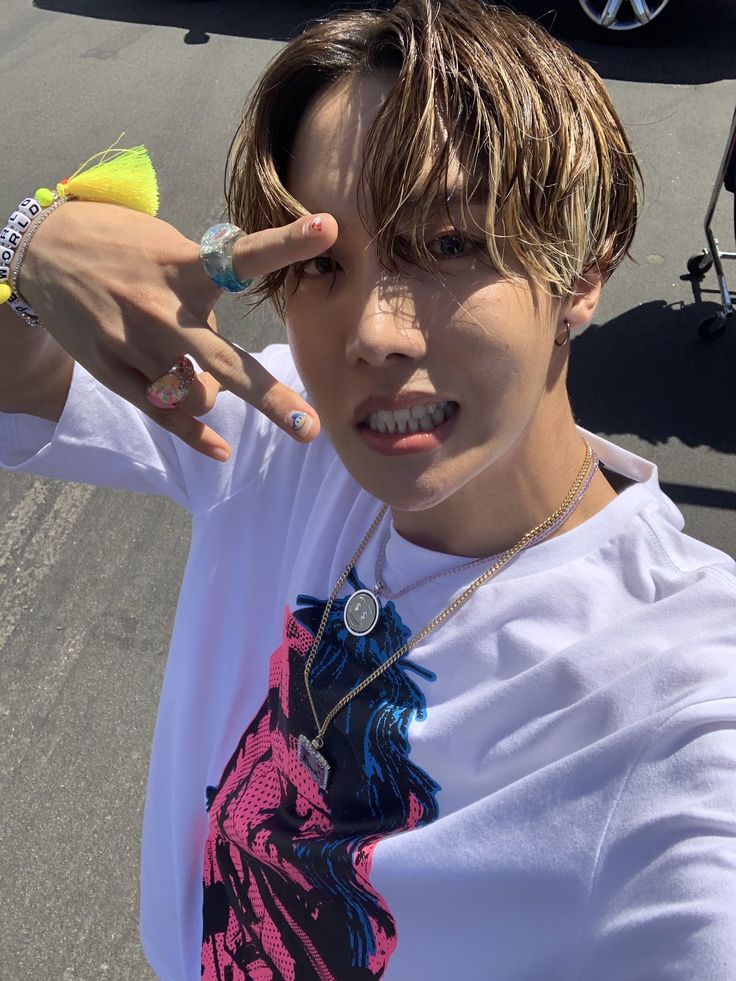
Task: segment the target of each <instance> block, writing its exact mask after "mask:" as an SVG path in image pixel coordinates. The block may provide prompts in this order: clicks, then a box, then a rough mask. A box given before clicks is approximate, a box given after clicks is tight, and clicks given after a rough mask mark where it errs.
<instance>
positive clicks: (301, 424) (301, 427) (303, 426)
mask: <svg viewBox="0 0 736 981" xmlns="http://www.w3.org/2000/svg"><path fill="white" fill-rule="evenodd" d="M287 419H288V422H289V429H291V431H292V432H293V433H299V435H300V436H306V435H307V433H308V432H309V430H310V429H311V428H312V417H311V416H310V415H307V413H306V412H299V411H298V410H294V411H293V412H290V413H289V414H288V415H287Z"/></svg>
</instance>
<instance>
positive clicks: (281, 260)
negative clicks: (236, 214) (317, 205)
mask: <svg viewBox="0 0 736 981" xmlns="http://www.w3.org/2000/svg"><path fill="white" fill-rule="evenodd" d="M337 232H338V228H337V222H336V221H335V219H334V218H333V217H332V215H328V214H318V215H306V216H305V217H303V218H297V220H296V221H293V222H291V223H290V224H289V225H282V226H281V227H280V228H265V229H263V231H260V232H253V233H252V234H250V235H244V236H243V238H241V239H238V241H237V242H236V243H235V248H234V249H233V271H234V272H235V275H236V276H237V277H238V279H240V280H244V279H253V278H254V277H256V276H264V275H265V274H266V273H270V272H274V271H275V270H276V269H283V267H284V266H289V265H291V263H292V262H300V261H303V260H304V259H313V258H314V257H315V256H318V255H319V254H320V253H321V252H324V251H325V249H329V248H330V246H332V245H334V243H335V241H336V239H337Z"/></svg>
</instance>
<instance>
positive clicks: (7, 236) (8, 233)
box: [0, 225, 23, 249]
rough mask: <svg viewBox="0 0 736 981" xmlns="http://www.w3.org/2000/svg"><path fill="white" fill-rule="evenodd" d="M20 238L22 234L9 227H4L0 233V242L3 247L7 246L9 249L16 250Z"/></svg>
mask: <svg viewBox="0 0 736 981" xmlns="http://www.w3.org/2000/svg"><path fill="white" fill-rule="evenodd" d="M22 238H23V234H22V232H18V231H16V230H15V229H14V228H11V227H10V225H6V226H5V228H3V230H2V231H1V232H0V242H1V243H2V244H3V245H9V246H10V248H11V249H17V248H18V245H19V244H20V240H21V239H22Z"/></svg>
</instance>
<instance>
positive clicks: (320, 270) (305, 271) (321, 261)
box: [296, 252, 336, 278]
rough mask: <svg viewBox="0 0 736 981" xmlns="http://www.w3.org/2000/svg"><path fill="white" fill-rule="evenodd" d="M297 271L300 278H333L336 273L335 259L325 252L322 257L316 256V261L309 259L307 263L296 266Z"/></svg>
mask: <svg viewBox="0 0 736 981" xmlns="http://www.w3.org/2000/svg"><path fill="white" fill-rule="evenodd" d="M296 271H297V273H298V274H299V275H300V276H306V277H308V278H309V277H316V276H331V275H333V274H334V273H335V271H336V264H335V260H334V258H333V257H332V256H331V255H330V254H329V252H325V253H323V254H322V255H318V256H316V257H315V258H314V259H307V260H306V261H305V262H298V263H297V264H296Z"/></svg>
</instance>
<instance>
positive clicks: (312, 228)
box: [304, 215, 322, 238]
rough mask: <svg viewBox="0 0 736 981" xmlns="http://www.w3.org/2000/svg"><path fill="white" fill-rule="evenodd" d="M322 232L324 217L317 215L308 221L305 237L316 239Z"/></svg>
mask: <svg viewBox="0 0 736 981" xmlns="http://www.w3.org/2000/svg"><path fill="white" fill-rule="evenodd" d="M321 231H322V216H321V215H315V216H314V218H312V220H311V221H308V222H307V224H306V225H305V226H304V235H305V237H306V238H316V237H317V235H319V234H320V232H321Z"/></svg>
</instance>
